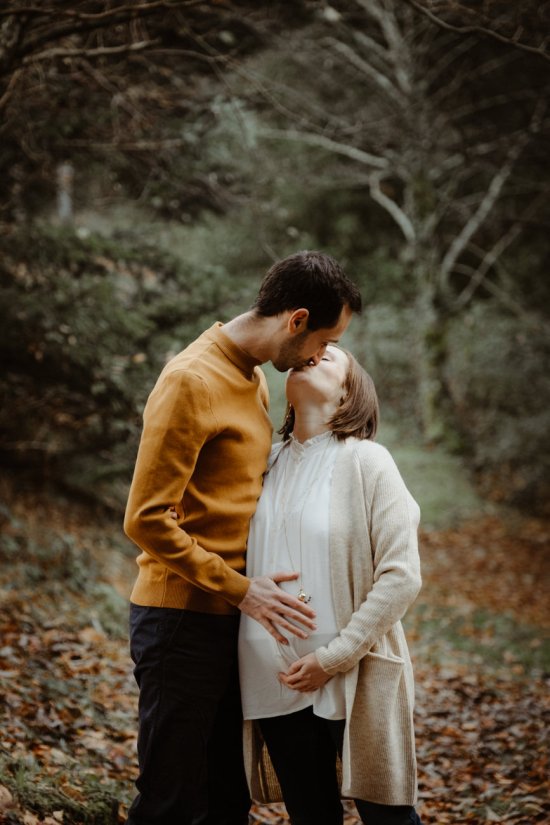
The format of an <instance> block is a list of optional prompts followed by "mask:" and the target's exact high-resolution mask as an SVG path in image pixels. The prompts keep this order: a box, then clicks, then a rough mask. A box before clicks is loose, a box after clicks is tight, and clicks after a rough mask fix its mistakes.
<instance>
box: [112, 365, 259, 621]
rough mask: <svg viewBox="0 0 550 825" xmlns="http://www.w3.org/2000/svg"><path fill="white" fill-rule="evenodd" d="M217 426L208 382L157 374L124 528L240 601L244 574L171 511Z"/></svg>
mask: <svg viewBox="0 0 550 825" xmlns="http://www.w3.org/2000/svg"><path fill="white" fill-rule="evenodd" d="M216 430H217V424H216V420H215V417H214V414H213V412H212V408H211V404H210V395H209V392H208V387H207V386H206V384H205V382H204V381H203V379H202V378H200V376H197V375H194V374H193V373H191V372H189V371H187V370H176V371H174V372H171V373H168V374H166V375H164V376H161V378H160V379H159V381H158V383H157V385H156V387H155V388H154V389H153V392H152V393H151V395H150V396H149V399H148V401H147V404H146V407H145V411H144V414H143V433H142V437H141V442H140V446H139V451H138V456H137V460H136V467H135V471H134V477H133V480H132V485H131V488H130V494H129V498H128V504H127V507H126V515H125V519H124V530H125V532H126V534H127V536H128V537H129V538H131V539H132V541H134V542H135V543H136V544H137V545H138V546H139V547H140V548H141V549H142V550H144V551H145V552H147V553H148V554H149V555H150V556H152V557H153V558H154V559H156V560H157V561H159V562H161V563H162V564H163V565H165V567H167V568H168V569H170V570H172V571H174V572H175V573H177V574H178V575H180V576H182V577H183V578H184V579H186V580H187V581H190V582H192V583H193V584H194V585H196V586H197V587H200V588H201V589H203V590H206V591H208V592H211V593H216V594H219V595H221V596H222V597H224V598H225V599H227V601H229V602H230V603H231V604H233V605H238V604H239V603H240V602H241V601H242V600H243V598H244V597H245V595H246V592H247V590H248V585H249V582H248V579H247V578H246V577H245V576H242V575H241V574H240V573H238V572H237V571H235V570H233V569H232V568H230V567H229V565H227V564H226V563H225V562H224V560H223V559H222V558H221V556H219V555H217V554H216V553H211V552H209V551H208V550H205V549H204V548H203V547H201V546H200V545H199V544H198V542H197V540H196V539H195V538H194V537H193V536H191V535H189V533H187V532H186V531H185V530H183V529H182V528H181V526H179V525H178V523H177V521H176V520H175V519H174V518H173V517H172V516H171V514H170V509H171V508H176V507H180V505H181V501H182V499H183V495H184V492H185V489H186V487H187V483H188V481H189V479H190V477H191V475H192V474H193V470H194V468H195V465H196V463H197V459H198V456H199V453H200V450H201V448H202V446H203V445H204V444H205V443H206V441H207V440H208V439H209V438H211V437H212V436H213V435H214V434H215V432H216Z"/></svg>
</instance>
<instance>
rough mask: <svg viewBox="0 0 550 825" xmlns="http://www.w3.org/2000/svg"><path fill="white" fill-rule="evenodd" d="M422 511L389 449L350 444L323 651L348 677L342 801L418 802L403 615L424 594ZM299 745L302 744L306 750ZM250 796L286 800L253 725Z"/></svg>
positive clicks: (338, 475)
mask: <svg viewBox="0 0 550 825" xmlns="http://www.w3.org/2000/svg"><path fill="white" fill-rule="evenodd" d="M419 518H420V510H419V507H418V505H417V504H416V502H415V501H414V499H413V498H412V496H411V495H410V493H409V492H408V490H407V488H406V487H405V483H404V482H403V479H402V478H401V475H400V474H399V471H398V469H397V467H396V465H395V462H394V460H393V459H392V457H391V455H390V454H389V452H388V451H387V450H386V449H385V447H382V446H381V445H379V444H376V443H374V442H373V441H367V440H365V441H361V440H358V439H355V438H350V439H347V440H346V441H345V442H342V448H341V451H340V453H339V455H338V456H337V458H336V462H335V465H334V471H333V476H332V487H331V507H330V541H329V546H330V550H329V552H330V566H331V576H332V589H333V599H334V607H335V611H336V618H337V622H338V626H339V627H340V628H341V630H340V633H339V635H338V636H336V637H335V638H334V639H333V640H332V641H331V642H330V643H329V644H328V645H327V646H326V647H321V648H319V649H318V650H317V651H316V655H317V657H318V659H319V662H320V664H321V666H322V667H323V668H324V670H326V671H327V673H330V674H331V675H334V674H335V673H345V705H346V728H345V735H344V746H343V753H342V765H341V777H342V783H341V790H342V796H345V797H352V798H355V799H364V800H367V801H370V802H376V803H379V804H382V805H414V804H415V802H416V789H417V780H416V756H415V747H414V729H413V706H414V682H413V673H412V666H411V660H410V657H409V651H408V648H407V642H406V640H405V635H404V632H403V628H402V625H401V621H400V619H401V618H402V617H403V616H404V614H405V613H406V611H407V608H408V607H409V606H410V605H411V604H412V602H413V601H414V600H415V598H416V596H417V594H418V591H419V589H420V584H421V580H420V563H419V556H418V542H417V528H418V522H419ZM299 746H300V743H299V742H297V743H296V747H299ZM245 763H246V768H247V775H248V780H249V785H250V791H251V795H252V797H253V798H254V799H256V800H258V801H260V802H274V801H278V800H280V799H281V794H280V788H279V787H278V783H277V781H276V778H275V775H274V771H273V767H272V766H271V764H270V762H269V757H268V754H267V749H266V748H265V746H264V744H263V741H262V739H261V735H260V733H259V729H258V727H257V725H255V724H254V723H253V722H245Z"/></svg>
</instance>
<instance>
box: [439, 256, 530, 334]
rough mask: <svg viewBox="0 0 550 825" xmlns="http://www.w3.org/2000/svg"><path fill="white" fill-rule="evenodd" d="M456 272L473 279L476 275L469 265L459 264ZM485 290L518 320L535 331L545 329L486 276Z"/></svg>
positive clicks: (484, 280) (484, 279) (484, 281)
mask: <svg viewBox="0 0 550 825" xmlns="http://www.w3.org/2000/svg"><path fill="white" fill-rule="evenodd" d="M455 270H456V272H460V273H461V274H463V275H468V276H470V277H472V278H473V277H474V276H475V273H476V270H475V269H474V267H473V266H469V265H468V264H457V265H456V267H455ZM483 288H484V289H486V290H487V292H489V293H490V294H491V295H493V296H494V297H495V298H496V299H497V300H498V301H500V303H501V304H502V305H503V306H504V307H506V309H508V310H510V312H512V313H513V314H514V315H517V317H518V318H521V319H522V320H523V321H525V322H527V323H528V324H529V326H531V327H533V328H534V329H543V324H542V323H541V322H540V321H538V320H536V319H534V318H533V314H532V313H530V312H528V311H527V310H526V309H525V308H524V307H523V306H522V305H521V304H520V303H518V302H517V301H516V300H515V299H514V298H512V297H511V296H510V295H509V294H508V293H507V292H505V290H504V289H502V288H501V287H499V286H498V285H497V284H495V283H494V282H493V281H490V280H489V279H488V278H487V277H486V276H485V277H484V278H483Z"/></svg>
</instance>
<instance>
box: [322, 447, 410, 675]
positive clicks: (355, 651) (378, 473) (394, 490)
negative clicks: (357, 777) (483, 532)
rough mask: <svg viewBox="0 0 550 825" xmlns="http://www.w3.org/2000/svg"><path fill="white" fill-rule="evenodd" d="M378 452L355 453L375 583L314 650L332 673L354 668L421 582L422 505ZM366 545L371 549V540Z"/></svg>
mask: <svg viewBox="0 0 550 825" xmlns="http://www.w3.org/2000/svg"><path fill="white" fill-rule="evenodd" d="M377 446H378V445H377ZM376 453H377V455H376V457H375V460H373V458H372V456H371V457H370V459H369V460H368V461H367V460H366V459H365V457H364V456H363V455H360V454H358V452H356V453H355V456H354V460H355V461H357V462H358V463H359V469H360V472H361V478H362V481H363V492H364V494H365V506H366V512H367V522H368V529H369V537H370V545H371V552H372V557H373V570H374V577H373V586H372V589H371V590H370V592H369V593H368V595H367V597H366V599H365V601H364V602H363V603H362V604H361V605H360V606H359V607H358V609H357V610H355V612H354V613H353V614H352V616H351V618H350V621H349V623H348V624H347V625H346V627H344V628H343V629H342V630H341V631H340V633H339V635H338V636H336V637H335V638H334V639H333V640H332V641H331V642H330V643H329V644H328V645H327V646H326V647H322V648H319V649H318V650H317V651H316V655H317V658H318V660H319V663H320V665H321V667H322V668H323V669H324V670H325V671H326V672H327V673H330V674H331V675H334V674H335V673H339V672H345V671H347V670H350V669H351V668H352V667H354V666H355V665H356V664H357V663H358V662H359V660H360V659H362V658H363V656H365V654H366V653H368V651H369V650H370V649H371V648H372V646H373V645H374V644H375V643H376V642H377V641H378V640H379V639H381V637H382V636H384V635H385V634H386V633H387V632H388V631H389V630H390V629H391V627H392V626H393V625H394V624H396V623H397V622H398V621H399V620H400V619H401V618H402V617H403V616H404V615H405V613H406V611H407V609H408V607H409V606H410V605H411V604H412V602H413V601H414V600H415V598H416V596H417V595H418V591H419V590H420V586H421V578H420V560H419V555H418V539H417V529H418V524H419V520H420V509H419V507H418V505H417V503H416V502H415V500H414V499H413V497H412V496H411V495H410V493H409V491H408V490H407V488H406V486H405V483H404V481H403V479H402V478H401V475H400V473H399V470H398V469H397V466H396V464H395V462H394V460H393V458H392V457H391V455H390V454H389V453H388V451H387V450H385V449H384V448H382V447H378V449H377V451H376ZM365 545H366V547H365V550H366V551H367V552H368V542H367V541H365ZM350 569H351V567H350Z"/></svg>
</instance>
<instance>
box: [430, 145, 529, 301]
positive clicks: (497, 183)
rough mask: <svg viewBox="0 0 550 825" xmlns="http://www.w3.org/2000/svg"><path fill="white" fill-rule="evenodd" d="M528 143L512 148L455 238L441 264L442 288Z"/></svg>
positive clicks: (440, 278)
mask: <svg viewBox="0 0 550 825" xmlns="http://www.w3.org/2000/svg"><path fill="white" fill-rule="evenodd" d="M526 143H527V138H525V139H524V140H521V141H518V142H517V143H516V144H515V145H514V146H513V147H512V150H511V151H510V152H509V154H508V158H507V160H506V162H505V163H504V164H503V166H501V168H500V169H499V170H498V172H497V173H496V175H495V176H494V177H493V179H492V181H491V183H490V184H489V187H488V189H487V191H486V193H485V196H484V197H483V198H482V200H481V202H480V204H479V206H478V208H477V209H476V210H475V212H474V213H473V215H471V217H470V219H469V220H468V221H466V223H465V224H464V226H463V227H462V230H461V231H460V232H459V233H458V235H457V236H456V237H455V238H454V240H453V242H452V243H451V245H450V246H449V249H448V250H447V252H446V254H445V256H444V258H443V260H442V262H441V267H440V272H439V280H440V284H441V285H442V286H443V285H444V284H445V283H446V281H447V280H448V278H449V275H450V273H451V271H452V270H453V268H454V266H455V264H456V261H457V259H458V257H459V255H460V254H461V253H462V252H463V251H464V249H465V248H466V247H467V245H468V243H469V241H470V240H471V238H473V236H474V235H475V233H476V232H477V231H478V229H479V228H480V226H481V225H482V224H483V222H484V221H485V219H486V218H487V216H488V215H489V213H490V212H491V209H492V208H493V206H494V205H495V203H496V201H497V199H498V197H499V195H500V193H501V191H502V188H503V186H504V184H505V183H506V181H507V180H508V178H509V177H510V175H511V173H512V169H513V168H514V164H515V162H516V160H517V159H518V158H519V156H520V154H521V152H522V150H523V148H524V146H525V144H526Z"/></svg>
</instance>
